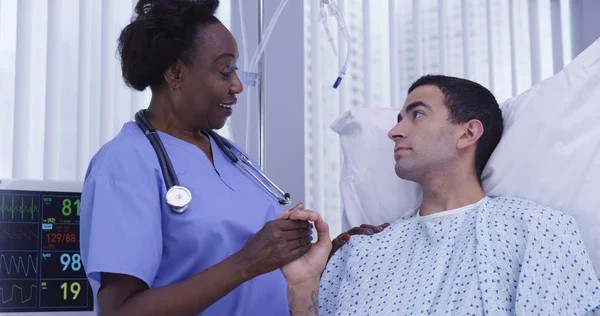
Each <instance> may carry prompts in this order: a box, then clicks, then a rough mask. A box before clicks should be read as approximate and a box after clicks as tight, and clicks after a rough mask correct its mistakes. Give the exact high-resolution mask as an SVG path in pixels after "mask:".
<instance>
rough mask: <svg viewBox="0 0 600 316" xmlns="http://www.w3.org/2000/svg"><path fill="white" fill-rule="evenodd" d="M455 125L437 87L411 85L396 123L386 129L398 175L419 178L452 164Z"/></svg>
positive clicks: (412, 178)
mask: <svg viewBox="0 0 600 316" xmlns="http://www.w3.org/2000/svg"><path fill="white" fill-rule="evenodd" d="M455 128H456V127H455V126H454V125H452V124H451V122H450V113H449V111H448V107H447V106H446V105H445V104H444V94H443V93H442V91H441V90H440V89H439V88H437V87H436V86H433V85H424V86H420V87H418V88H416V89H414V90H413V91H412V92H411V93H410V94H409V95H408V97H407V98H406V101H405V103H404V107H403V109H402V111H401V112H400V114H399V115H398V124H396V126H394V128H392V129H391V130H390V132H389V133H388V136H389V137H390V138H391V139H392V140H393V141H394V142H395V146H394V159H395V160H396V167H395V169H396V174H397V175H398V177H400V178H402V179H406V180H411V181H416V182H419V181H420V180H422V179H423V178H425V177H427V175H428V174H432V173H434V172H436V171H443V170H448V169H447V168H452V164H453V163H454V162H455V160H456V157H457V150H456V146H455V142H454V135H455V134H456V130H455Z"/></svg>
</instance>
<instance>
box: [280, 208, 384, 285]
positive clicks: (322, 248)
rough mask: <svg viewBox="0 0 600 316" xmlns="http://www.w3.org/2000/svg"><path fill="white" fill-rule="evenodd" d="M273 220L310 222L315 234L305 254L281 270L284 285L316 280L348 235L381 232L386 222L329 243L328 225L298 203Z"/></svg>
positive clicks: (358, 230) (355, 231)
mask: <svg viewBox="0 0 600 316" xmlns="http://www.w3.org/2000/svg"><path fill="white" fill-rule="evenodd" d="M276 219H277V220H286V219H289V220H295V221H310V222H313V223H314V227H315V229H316V231H317V242H316V243H314V244H312V245H311V247H310V249H309V250H308V252H306V253H305V254H304V255H303V256H301V257H300V258H298V259H296V260H294V261H292V262H290V263H288V264H286V265H284V266H283V267H282V271H283V274H284V275H285V277H286V280H287V282H288V285H294V284H301V283H304V282H308V281H315V280H318V279H319V278H320V276H321V273H322V272H323V270H324V269H325V266H326V264H327V261H328V260H329V258H331V256H332V255H333V254H334V253H335V251H337V250H338V249H339V248H340V247H341V246H343V245H344V244H345V243H346V242H348V240H349V239H350V236H351V235H372V234H376V233H379V232H381V231H383V230H384V229H385V228H386V227H388V226H389V224H388V223H385V224H383V225H380V226H373V225H366V224H364V225H361V226H360V227H354V228H352V229H350V230H349V231H347V232H345V233H343V234H340V235H339V236H338V237H336V238H335V239H334V240H333V241H332V240H331V239H330V236H329V225H328V224H327V223H326V222H325V221H324V220H323V218H322V217H321V215H320V214H319V213H317V212H315V211H312V210H307V209H305V208H304V206H303V205H302V204H298V205H296V207H294V208H293V209H291V210H289V211H286V212H283V213H281V214H279V215H278V216H277V217H276Z"/></svg>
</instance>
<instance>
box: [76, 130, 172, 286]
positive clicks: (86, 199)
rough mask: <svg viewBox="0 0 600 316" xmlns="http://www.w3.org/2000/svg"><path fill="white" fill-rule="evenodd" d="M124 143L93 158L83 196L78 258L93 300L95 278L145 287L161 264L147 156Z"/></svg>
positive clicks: (158, 221)
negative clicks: (122, 278) (127, 279)
mask: <svg viewBox="0 0 600 316" xmlns="http://www.w3.org/2000/svg"><path fill="white" fill-rule="evenodd" d="M127 138H128V137H120V138H117V139H115V140H114V141H112V142H109V143H107V144H106V145H105V146H104V147H103V148H102V149H101V150H100V151H99V152H98V153H97V155H96V156H95V157H94V158H93V160H92V163H91V164H90V167H89V169H88V172H87V175H86V180H85V183H84V187H83V190H82V198H81V201H82V205H81V233H82V234H81V254H82V259H83V264H84V268H85V270H86V273H87V275H88V278H89V280H90V283H91V285H92V289H93V290H94V293H95V294H97V292H98V289H99V287H100V272H112V273H121V274H127V275H131V276H134V277H137V278H139V279H141V280H142V281H144V282H145V283H146V284H147V285H148V286H150V285H151V284H152V282H153V280H154V278H155V276H156V273H157V271H158V268H159V266H160V262H161V257H162V229H161V209H160V203H161V202H160V197H159V190H158V189H157V185H156V175H155V174H154V173H153V172H151V170H153V168H151V167H149V166H148V160H149V157H151V156H148V154H152V152H149V153H148V151H147V149H146V148H144V146H135V145H134V146H133V147H132V144H131V142H129V141H128V139H127ZM136 147H137V148H136ZM140 147H142V148H140ZM149 171H150V172H149ZM92 223H93V225H92Z"/></svg>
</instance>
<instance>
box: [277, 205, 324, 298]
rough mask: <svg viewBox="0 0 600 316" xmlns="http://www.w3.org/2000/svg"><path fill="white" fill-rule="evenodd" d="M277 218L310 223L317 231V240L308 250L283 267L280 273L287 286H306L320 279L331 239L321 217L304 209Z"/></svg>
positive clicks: (285, 213)
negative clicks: (312, 223)
mask: <svg viewBox="0 0 600 316" xmlns="http://www.w3.org/2000/svg"><path fill="white" fill-rule="evenodd" d="M277 218H289V219H292V220H301V221H306V220H308V221H312V222H314V223H315V224H314V226H315V228H316V230H317V237H318V240H317V242H316V243H314V244H312V246H311V247H310V250H309V251H308V252H307V253H305V254H304V255H303V256H302V257H300V258H298V259H297V260H295V261H293V262H291V263H289V264H287V265H285V266H283V268H281V271H282V272H283V275H284V276H285V278H286V281H287V283H288V286H295V285H299V284H306V283H311V282H314V281H316V282H317V283H318V280H319V279H320V277H321V273H322V272H323V270H324V269H325V265H326V264H327V259H328V258H329V253H330V252H331V247H332V245H331V238H330V237H329V225H327V223H326V222H325V221H324V220H323V218H322V217H321V215H319V213H317V212H315V211H311V210H305V209H294V210H292V211H290V212H284V213H282V214H280V215H279V216H278V217H277Z"/></svg>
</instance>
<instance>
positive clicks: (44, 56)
mask: <svg viewBox="0 0 600 316" xmlns="http://www.w3.org/2000/svg"><path fill="white" fill-rule="evenodd" d="M136 3H137V0H102V1H99V0H79V1H76V0H1V1H0V148H2V150H0V179H33V180H65V181H82V180H83V176H84V175H85V171H86V168H87V165H88V163H89V161H90V159H91V157H92V155H93V154H94V153H95V152H96V151H97V150H98V149H99V148H100V146H101V145H103V144H104V143H106V142H107V141H109V140H110V139H111V138H112V137H114V136H115V135H116V133H118V131H119V130H120V129H121V126H122V125H123V123H125V122H127V121H130V120H132V119H133V115H134V113H135V112H136V111H138V110H139V109H142V108H145V107H147V106H148V102H149V100H150V91H149V89H146V90H145V91H144V92H137V91H135V90H132V89H129V88H128V87H127V86H125V84H124V82H123V80H122V77H121V69H120V63H119V60H118V52H117V38H118V36H119V33H120V31H121V30H122V28H123V27H124V26H125V25H126V24H127V23H128V22H129V19H130V18H131V16H132V13H133V8H134V6H135V4H136ZM218 17H219V18H220V19H221V20H222V21H223V23H224V24H225V25H226V26H229V22H230V1H221V7H220V9H219V10H218ZM228 131H229V128H228V126H226V128H224V129H222V130H221V131H220V133H221V134H222V135H223V136H226V137H231V135H229V133H228Z"/></svg>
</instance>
